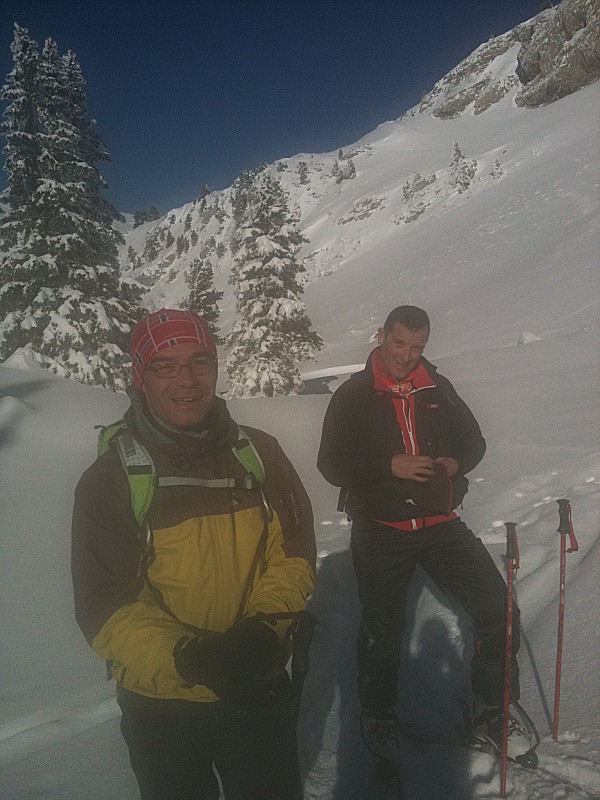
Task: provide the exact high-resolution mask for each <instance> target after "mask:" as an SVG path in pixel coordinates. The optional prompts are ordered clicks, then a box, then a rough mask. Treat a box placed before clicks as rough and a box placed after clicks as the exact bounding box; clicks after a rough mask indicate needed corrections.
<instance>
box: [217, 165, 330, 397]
mask: <svg viewBox="0 0 600 800" xmlns="http://www.w3.org/2000/svg"><path fill="white" fill-rule="evenodd" d="M246 199H247V204H246V213H245V218H244V222H243V224H242V226H241V229H240V230H239V231H238V234H237V236H236V237H235V242H236V243H237V251H236V253H235V266H234V269H233V271H232V277H231V282H232V283H233V284H234V287H235V296H236V308H237V311H238V312H239V314H240V317H241V319H240V320H238V321H237V322H236V323H235V324H234V326H233V328H232V330H231V332H230V334H229V336H228V344H229V345H230V346H231V351H230V355H229V358H228V359H227V366H226V369H227V373H228V376H229V381H230V395H231V396H232V397H250V396H253V395H257V394H262V395H265V396H267V397H272V396H275V395H287V394H291V393H293V392H297V391H299V389H300V388H301V387H302V381H301V379H300V374H299V372H298V367H297V364H298V362H301V361H305V360H307V359H310V358H313V355H314V350H315V349H318V348H320V347H321V346H322V340H321V338H320V337H319V336H318V334H317V333H315V332H314V331H312V330H311V323H310V320H309V318H308V316H307V315H306V309H305V307H304V303H303V302H302V301H301V300H300V297H301V295H302V287H301V285H300V282H299V280H298V276H299V274H300V273H301V272H303V267H302V266H301V265H300V264H299V263H298V261H297V258H296V254H297V252H298V249H299V247H300V245H301V244H302V242H303V241H305V240H304V239H303V237H302V236H301V234H300V232H299V231H298V228H297V220H296V219H295V218H294V217H293V216H292V214H291V213H290V211H289V208H288V205H287V196H286V194H285V192H284V191H283V189H282V187H281V184H280V183H279V181H277V180H276V179H275V178H272V177H270V176H269V175H268V173H261V174H259V175H256V176H255V177H254V180H253V184H252V188H251V189H249V190H248V191H247V197H246Z"/></svg>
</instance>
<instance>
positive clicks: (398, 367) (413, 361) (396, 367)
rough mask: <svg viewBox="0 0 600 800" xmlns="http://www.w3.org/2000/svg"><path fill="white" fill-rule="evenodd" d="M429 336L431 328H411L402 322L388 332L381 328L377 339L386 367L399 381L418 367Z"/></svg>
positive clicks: (382, 360) (382, 361)
mask: <svg viewBox="0 0 600 800" xmlns="http://www.w3.org/2000/svg"><path fill="white" fill-rule="evenodd" d="M428 338H429V328H418V329H417V330H411V329H410V328H405V327H404V325H402V324H401V323H400V322H396V324H395V325H394V327H393V328H392V330H391V331H390V333H388V334H386V333H385V331H384V330H383V328H380V329H379V332H378V333H377V341H378V342H379V345H380V347H381V363H382V364H383V367H384V369H385V370H386V371H387V372H388V373H389V374H390V375H391V376H392V378H394V379H395V380H397V381H398V382H400V381H403V380H404V379H405V378H407V377H408V376H409V375H410V373H411V372H412V371H413V370H414V369H415V368H416V367H417V365H418V363H419V359H420V358H421V355H422V353H423V350H424V349H425V345H426V344H427V339H428Z"/></svg>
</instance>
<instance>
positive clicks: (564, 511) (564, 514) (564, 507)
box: [556, 499, 571, 536]
mask: <svg viewBox="0 0 600 800" xmlns="http://www.w3.org/2000/svg"><path fill="white" fill-rule="evenodd" d="M556 502H557V503H558V518H559V523H558V532H559V533H560V535H561V536H567V535H568V533H569V517H570V513H569V512H570V510H571V504H570V503H569V501H568V500H566V499H561V500H557V501H556Z"/></svg>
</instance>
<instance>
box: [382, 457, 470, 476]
mask: <svg viewBox="0 0 600 800" xmlns="http://www.w3.org/2000/svg"><path fill="white" fill-rule="evenodd" d="M438 460H439V459H438ZM452 460H453V459H450V461H452ZM457 469H458V464H457ZM392 474H394V475H395V476H396V477H397V478H406V479H408V480H410V481H417V482H418V483H426V482H427V480H428V479H429V478H430V477H431V476H432V475H434V474H435V469H434V468H433V459H432V458H430V457H429V456H411V455H408V454H407V453H396V455H395V456H392Z"/></svg>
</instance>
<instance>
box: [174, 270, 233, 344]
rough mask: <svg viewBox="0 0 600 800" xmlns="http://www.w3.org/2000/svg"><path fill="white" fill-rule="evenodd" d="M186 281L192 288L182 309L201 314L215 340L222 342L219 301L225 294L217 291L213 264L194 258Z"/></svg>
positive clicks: (187, 272)
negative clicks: (219, 331)
mask: <svg viewBox="0 0 600 800" xmlns="http://www.w3.org/2000/svg"><path fill="white" fill-rule="evenodd" d="M185 279H186V281H187V284H188V286H189V287H190V293H189V295H188V296H187V297H186V299H185V300H184V301H183V303H182V304H181V305H182V307H183V308H186V309H188V311H195V312H196V313H197V314H200V316H201V317H203V318H204V319H205V320H206V322H207V323H208V327H209V328H210V329H211V331H212V333H213V336H214V337H215V340H216V341H217V342H220V341H221V339H220V337H219V335H218V330H219V327H218V325H217V323H218V321H219V301H220V300H221V298H222V297H223V292H219V291H217V290H216V289H215V286H214V273H213V268H212V264H211V263H210V261H209V260H208V259H202V258H194V259H193V261H192V262H191V264H190V268H189V269H188V270H186V272H185Z"/></svg>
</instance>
